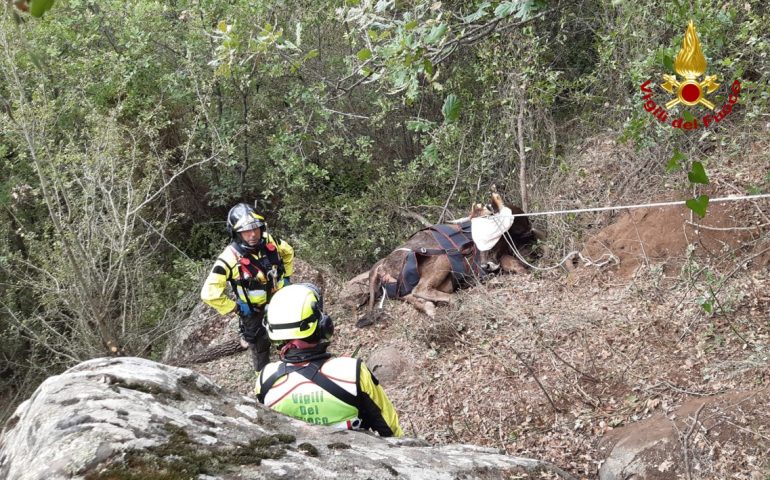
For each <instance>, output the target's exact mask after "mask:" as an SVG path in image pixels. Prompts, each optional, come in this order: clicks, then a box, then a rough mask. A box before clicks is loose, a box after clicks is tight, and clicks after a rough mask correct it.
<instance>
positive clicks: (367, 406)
mask: <svg viewBox="0 0 770 480" xmlns="http://www.w3.org/2000/svg"><path fill="white" fill-rule="evenodd" d="M265 327H266V328H267V334H268V336H269V337H270V340H271V341H272V342H273V344H274V345H276V347H277V348H278V349H279V350H280V356H281V360H280V361H278V362H273V363H270V364H268V365H267V366H266V367H265V368H264V369H263V370H262V372H261V373H260V374H259V376H258V377H257V384H256V388H255V393H256V394H257V398H258V399H259V401H260V402H261V403H263V404H265V405H267V406H268V407H270V408H272V409H273V410H276V411H278V412H281V413H283V414H285V415H288V416H290V417H294V418H297V419H300V420H304V421H306V422H308V423H313V424H317V425H332V426H336V427H338V428H343V429H365V430H373V431H375V432H377V433H379V434H380V436H383V437H391V436H395V437H400V436H402V435H403V432H402V431H401V427H400V426H399V423H398V414H396V411H395V410H394V408H393V405H392V404H391V403H390V400H389V399H388V397H387V395H385V391H383V389H382V387H381V386H380V385H379V382H378V381H377V378H375V376H374V375H373V374H372V373H371V372H370V371H369V369H368V368H367V367H366V365H364V363H363V362H361V360H358V359H356V358H351V357H335V358H332V355H331V354H330V353H328V352H327V351H326V350H327V348H328V347H329V344H330V340H331V337H332V334H333V333H334V324H333V323H332V320H331V318H329V316H328V315H326V314H325V313H324V311H323V299H322V298H321V295H320V293H319V292H318V289H317V288H316V287H315V286H313V285H311V284H306V283H300V284H296V285H291V286H288V287H285V288H283V289H282V290H281V291H279V292H278V293H276V294H275V297H273V299H272V301H271V302H270V305H269V306H268V307H267V313H266V315H265Z"/></svg>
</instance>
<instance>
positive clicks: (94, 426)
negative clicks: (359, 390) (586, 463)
mask: <svg viewBox="0 0 770 480" xmlns="http://www.w3.org/2000/svg"><path fill="white" fill-rule="evenodd" d="M541 470H550V471H551V474H554V473H555V474H557V475H560V476H563V477H564V478H570V477H569V476H568V475H566V474H565V473H564V472H561V471H560V470H558V469H557V468H555V467H553V466H551V465H548V464H545V463H543V462H539V461H536V460H530V459H524V458H516V457H511V456H506V455H501V454H498V453H497V452H495V451H494V450H490V449H484V448H479V447H473V446H468V445H448V446H442V447H429V446H427V445H426V444H425V442H423V441H420V440H416V439H410V438H406V439H383V438H380V437H377V436H374V435H370V434H368V433H364V432H352V431H337V430H334V429H332V428H330V427H317V426H312V425H308V424H305V423H303V422H299V421H296V420H292V419H289V418H287V417H284V416H281V415H279V414H276V413H274V412H272V411H269V410H267V409H265V408H263V407H262V406H261V405H259V404H257V403H256V402H255V401H254V399H252V398H249V397H243V396H234V395H230V394H227V393H225V392H223V391H222V390H221V389H220V388H219V387H218V386H217V385H215V384H213V383H212V382H210V381H209V380H207V379H206V378H205V377H203V376H201V375H199V374H197V373H195V372H193V371H192V370H188V369H185V368H177V367H169V366H166V365H163V364H159V363H155V362H152V361H149V360H145V359H140V358H101V359H95V360H90V361H87V362H84V363H81V364H79V365H77V366H75V367H73V368H71V369H69V370H68V371H66V372H65V373H63V374H62V375H58V376H55V377H51V378H49V379H47V380H46V381H45V382H43V384H42V385H40V387H39V388H38V389H37V391H36V392H35V393H34V395H33V396H32V397H31V398H30V399H28V400H27V401H25V402H24V403H22V404H21V405H20V406H19V408H18V409H17V410H16V412H15V413H14V415H13V416H12V417H11V418H10V419H9V420H8V422H7V423H6V425H5V428H4V429H3V433H2V435H1V436H0V478H3V479H9V480H37V479H46V480H53V479H64V478H84V479H88V480H97V479H107V478H110V479H140V478H141V479H145V480H152V479H187V478H190V479H201V480H203V479H206V480H213V479H223V480H224V479H231V478H232V479H234V478H255V479H256V478H271V479H282V478H286V479H290V478H292V479H293V478H305V479H320V478H340V479H365V478H378V479H379V478H400V479H423V478H424V479H442V478H446V479H454V478H466V479H472V478H484V479H486V478H513V477H516V476H517V475H524V478H526V475H529V474H532V475H537V473H536V472H537V471H541ZM527 472H529V473H527ZM533 472H535V473H533ZM516 478H518V477H516Z"/></svg>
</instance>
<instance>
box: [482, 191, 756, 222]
mask: <svg viewBox="0 0 770 480" xmlns="http://www.w3.org/2000/svg"><path fill="white" fill-rule="evenodd" d="M760 198H770V193H763V194H761V195H738V196H732V195H731V196H729V197H721V198H710V199H709V203H721V202H737V201H740V200H755V199H760ZM685 204H686V200H677V201H674V202H660V203H642V204H638V205H619V206H615V207H593V208H578V209H574V210H551V211H549V212H534V213H515V214H511V215H495V216H496V217H513V218H515V217H542V216H545V215H562V214H565V213H586V212H606V211H608V210H624V209H634V208H655V207H674V206H677V205H685Z"/></svg>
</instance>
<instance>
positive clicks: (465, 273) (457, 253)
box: [383, 220, 489, 298]
mask: <svg viewBox="0 0 770 480" xmlns="http://www.w3.org/2000/svg"><path fill="white" fill-rule="evenodd" d="M425 230H428V231H430V233H431V234H432V235H433V238H434V239H435V240H436V242H437V243H438V244H439V245H440V247H441V248H420V249H418V250H411V249H410V250H409V251H408V253H407V255H406V258H405V259H404V264H403V266H402V267H401V272H400V273H399V275H398V280H397V281H395V282H390V283H385V284H383V287H384V288H385V292H386V293H387V295H388V297H389V298H400V297H404V296H406V295H409V294H410V293H411V292H412V290H414V287H416V286H417V284H418V283H419V282H420V271H419V269H418V265H419V260H420V257H432V256H436V255H446V256H447V258H448V259H449V263H450V265H451V274H452V286H453V287H454V288H455V289H460V288H464V287H467V286H468V285H469V284H470V283H471V281H472V279H473V278H483V277H485V276H487V275H489V274H488V273H487V272H486V271H485V270H484V269H483V268H482V267H481V253H480V252H479V250H478V249H477V248H476V244H475V243H474V242H473V238H472V237H471V222H470V220H468V221H465V222H462V223H459V224H441V225H433V226H430V227H427V228H423V229H422V230H420V231H418V232H416V233H415V234H414V235H417V233H420V232H422V231H425ZM414 235H412V237H414ZM410 238H411V237H410Z"/></svg>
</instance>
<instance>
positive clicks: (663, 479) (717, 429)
mask: <svg viewBox="0 0 770 480" xmlns="http://www.w3.org/2000/svg"><path fill="white" fill-rule="evenodd" d="M768 403H770V390H768V389H764V390H756V391H751V392H731V393H727V394H722V395H716V396H713V397H699V398H693V399H690V400H688V401H687V402H685V403H684V404H683V405H682V406H680V407H678V408H676V409H673V410H671V411H670V412H668V414H666V415H662V414H658V415H655V416H653V417H651V418H648V419H646V420H643V421H641V422H638V423H634V424H631V425H628V426H626V427H623V428H619V429H617V430H614V431H612V432H610V434H608V435H607V436H605V438H603V439H602V442H601V445H600V449H601V450H602V451H603V452H604V453H605V455H606V460H605V461H604V463H603V464H602V466H601V468H600V469H599V479H600V480H615V479H618V478H624V479H629V480H633V479H643V478H644V479H650V480H675V479H681V478H738V477H733V475H731V472H732V470H733V468H734V465H735V463H744V462H745V463H746V464H747V465H752V464H755V465H756V463H757V459H761V458H764V457H765V456H766V452H767V449H768V447H770V440H768V437H767V436H766V435H764V434H763V432H762V429H763V428H764V427H763V422H760V421H758V420H759V419H761V418H763V417H765V416H766V415H767V405H768ZM755 425H758V426H755ZM745 445H753V447H752V448H745V447H744V446H745ZM756 468H757V469H759V467H758V466H757V467H756ZM751 478H754V477H753V476H752V477H751ZM757 478H764V477H763V476H762V475H758V476H757Z"/></svg>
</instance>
